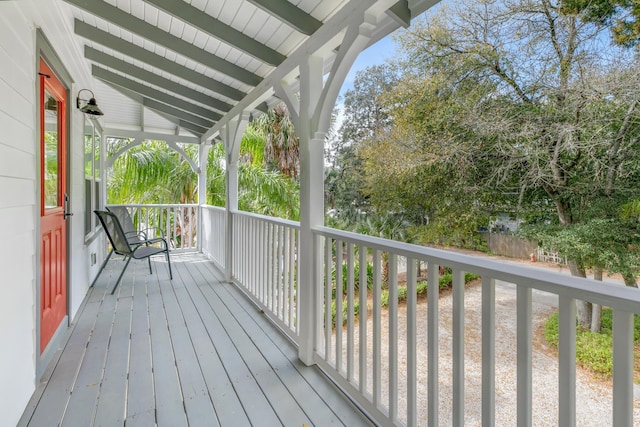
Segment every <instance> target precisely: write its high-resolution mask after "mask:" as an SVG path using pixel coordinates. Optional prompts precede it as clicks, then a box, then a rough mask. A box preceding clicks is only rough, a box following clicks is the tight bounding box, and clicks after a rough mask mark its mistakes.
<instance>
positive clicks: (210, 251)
mask: <svg viewBox="0 0 640 427" xmlns="http://www.w3.org/2000/svg"><path fill="white" fill-rule="evenodd" d="M201 214H202V222H201V224H202V226H201V227H200V232H201V236H202V241H201V242H200V246H201V250H202V252H203V253H204V254H205V255H207V256H208V257H209V258H210V259H211V260H212V261H213V262H214V263H215V264H216V265H217V266H218V267H219V268H221V269H224V268H225V267H226V265H227V258H226V246H225V243H226V240H227V213H226V210H225V208H221V207H217V206H208V205H204V206H202V207H201Z"/></svg>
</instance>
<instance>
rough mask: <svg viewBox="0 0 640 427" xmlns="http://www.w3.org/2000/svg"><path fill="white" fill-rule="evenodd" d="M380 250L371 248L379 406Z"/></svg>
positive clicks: (377, 400) (375, 378)
mask: <svg viewBox="0 0 640 427" xmlns="http://www.w3.org/2000/svg"><path fill="white" fill-rule="evenodd" d="M380 279H381V269H380V251H379V250H378V249H374V250H373V384H372V386H373V405H374V406H375V407H376V408H379V407H380V403H381V402H380V399H381V392H382V379H381V373H382V366H381V357H382V338H381V335H382V330H381V328H382V325H381V319H382V315H381V307H380V299H381V298H380V297H381V295H380V294H381V289H380Z"/></svg>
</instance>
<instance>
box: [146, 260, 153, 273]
mask: <svg viewBox="0 0 640 427" xmlns="http://www.w3.org/2000/svg"><path fill="white" fill-rule="evenodd" d="M147 262H148V263H149V274H153V271H151V257H147Z"/></svg>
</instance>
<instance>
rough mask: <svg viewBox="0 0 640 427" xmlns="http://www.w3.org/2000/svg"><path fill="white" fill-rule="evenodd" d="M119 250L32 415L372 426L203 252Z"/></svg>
mask: <svg viewBox="0 0 640 427" xmlns="http://www.w3.org/2000/svg"><path fill="white" fill-rule="evenodd" d="M172 266H173V267H174V269H173V276H174V279H173V281H169V277H168V270H167V268H166V263H164V262H162V258H160V257H158V258H156V259H155V260H154V261H153V271H154V273H153V274H152V275H149V271H148V269H147V267H146V263H145V262H143V261H133V262H131V264H130V265H129V268H128V272H127V273H126V275H125V278H123V281H122V283H121V284H120V287H119V290H118V291H117V292H116V295H113V296H111V295H109V293H108V292H107V291H108V290H110V289H111V286H112V283H113V280H115V278H114V277H115V276H116V275H117V273H118V272H119V269H120V268H121V267H122V262H121V261H120V260H117V259H115V260H112V261H111V262H110V263H109V265H108V267H107V268H106V269H105V271H104V272H103V275H102V277H101V278H100V279H99V280H98V283H97V284H96V285H95V287H94V288H92V289H90V291H89V294H88V295H87V298H86V301H85V303H84V306H83V308H82V309H81V312H80V313H79V314H78V316H77V320H76V321H75V324H74V325H73V330H72V333H71V334H70V335H69V338H68V340H67V341H66V344H65V346H64V348H63V349H62V352H61V354H60V357H59V358H58V359H57V361H54V362H53V363H52V367H51V368H50V369H49V371H48V372H47V373H46V374H45V377H44V381H43V382H42V384H41V385H40V386H39V387H38V389H37V390H36V393H35V394H34V396H33V398H32V399H31V402H30V404H29V405H28V406H27V409H26V410H25V413H24V416H23V417H22V420H21V422H20V424H19V425H20V426H33V427H36V426H47V427H48V426H55V425H61V426H73V427H78V426H83V427H84V426H94V425H95V426H124V425H126V427H130V426H154V425H158V426H170V427H179V426H216V425H221V426H233V427H235V426H249V425H253V426H280V425H287V426H297V427H302V426H304V425H307V426H312V425H315V426H329V425H346V426H360V425H369V422H368V421H367V420H366V419H365V418H363V417H362V415H361V414H360V412H359V411H357V410H356V409H354V408H353V407H352V406H351V404H350V403H349V402H348V401H347V400H346V399H345V398H344V396H343V395H342V394H341V393H340V392H339V391H337V390H336V389H335V388H334V387H333V386H332V385H331V384H330V383H329V382H328V381H327V379H326V378H325V377H324V376H323V374H322V373H320V372H319V371H318V370H317V369H316V368H314V367H305V366H304V365H302V364H301V363H300V362H299V361H298V359H297V357H296V351H295V349H294V347H293V346H292V345H291V344H290V342H289V341H288V340H287V339H286V338H285V337H284V336H283V335H282V334H281V333H280V332H279V331H278V330H277V329H276V328H275V327H273V326H272V325H271V324H270V323H269V321H268V320H267V319H266V317H265V316H264V315H262V314H260V311H259V310H258V309H257V308H256V307H255V306H253V305H252V304H251V303H249V302H248V301H247V300H246V298H244V296H243V295H242V294H241V293H240V292H239V291H238V290H237V289H236V288H235V287H234V286H233V285H229V284H227V283H223V282H222V280H221V273H220V272H219V271H218V270H217V269H216V268H215V267H214V266H213V264H212V263H210V262H209V261H207V260H206V259H205V258H204V257H203V256H202V255H200V254H188V255H187V254H183V255H177V254H172Z"/></svg>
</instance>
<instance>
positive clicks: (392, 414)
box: [387, 254, 398, 422]
mask: <svg viewBox="0 0 640 427" xmlns="http://www.w3.org/2000/svg"><path fill="white" fill-rule="evenodd" d="M388 262H389V270H388V278H387V281H388V287H389V355H388V357H389V418H390V419H391V420H392V421H394V422H395V421H396V420H397V419H398V256H397V255H396V254H388Z"/></svg>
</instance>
